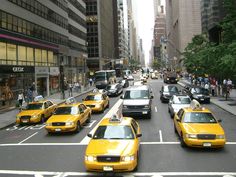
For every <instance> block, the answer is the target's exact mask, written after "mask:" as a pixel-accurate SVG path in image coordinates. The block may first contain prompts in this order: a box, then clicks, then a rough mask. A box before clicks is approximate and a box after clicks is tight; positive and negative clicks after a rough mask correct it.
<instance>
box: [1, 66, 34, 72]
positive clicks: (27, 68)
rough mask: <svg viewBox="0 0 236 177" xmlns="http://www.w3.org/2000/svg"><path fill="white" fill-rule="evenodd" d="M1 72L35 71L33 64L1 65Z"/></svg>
mask: <svg viewBox="0 0 236 177" xmlns="http://www.w3.org/2000/svg"><path fill="white" fill-rule="evenodd" d="M0 73H34V67H32V66H5V65H2V66H0Z"/></svg>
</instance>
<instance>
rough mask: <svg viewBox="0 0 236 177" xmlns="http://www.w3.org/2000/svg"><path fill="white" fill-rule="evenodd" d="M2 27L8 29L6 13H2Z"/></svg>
mask: <svg viewBox="0 0 236 177" xmlns="http://www.w3.org/2000/svg"><path fill="white" fill-rule="evenodd" d="M0 19H1V27H2V28H7V14H6V13H5V12H1V18H0Z"/></svg>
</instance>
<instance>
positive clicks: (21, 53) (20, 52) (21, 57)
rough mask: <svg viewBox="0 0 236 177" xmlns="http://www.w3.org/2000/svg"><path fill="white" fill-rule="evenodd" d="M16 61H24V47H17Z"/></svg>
mask: <svg viewBox="0 0 236 177" xmlns="http://www.w3.org/2000/svg"><path fill="white" fill-rule="evenodd" d="M17 52H18V60H19V61H26V47H24V46H18V51H17Z"/></svg>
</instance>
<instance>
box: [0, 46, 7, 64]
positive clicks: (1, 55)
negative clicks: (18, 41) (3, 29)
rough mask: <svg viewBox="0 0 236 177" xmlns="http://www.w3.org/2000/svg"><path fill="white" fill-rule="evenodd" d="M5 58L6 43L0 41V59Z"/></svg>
mask: <svg viewBox="0 0 236 177" xmlns="http://www.w3.org/2000/svg"><path fill="white" fill-rule="evenodd" d="M6 58H7V49H6V43H4V42H0V59H2V60H6Z"/></svg>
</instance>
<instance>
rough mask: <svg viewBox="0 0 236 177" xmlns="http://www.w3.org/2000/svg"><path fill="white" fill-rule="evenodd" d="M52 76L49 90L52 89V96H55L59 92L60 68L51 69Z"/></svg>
mask: <svg viewBox="0 0 236 177" xmlns="http://www.w3.org/2000/svg"><path fill="white" fill-rule="evenodd" d="M49 70H50V76H49V84H50V85H49V88H50V94H54V93H57V92H59V89H60V88H59V83H60V82H59V78H60V77H59V75H60V71H59V67H50V68H49Z"/></svg>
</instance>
